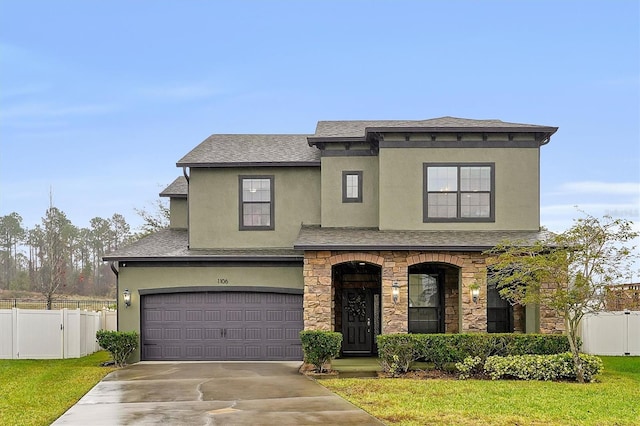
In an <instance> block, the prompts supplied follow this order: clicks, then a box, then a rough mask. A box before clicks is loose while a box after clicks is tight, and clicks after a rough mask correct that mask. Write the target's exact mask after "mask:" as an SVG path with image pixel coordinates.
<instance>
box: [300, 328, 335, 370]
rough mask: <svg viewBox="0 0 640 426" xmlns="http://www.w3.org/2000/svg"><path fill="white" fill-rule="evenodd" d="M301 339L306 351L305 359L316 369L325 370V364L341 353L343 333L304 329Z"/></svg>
mask: <svg viewBox="0 0 640 426" xmlns="http://www.w3.org/2000/svg"><path fill="white" fill-rule="evenodd" d="M300 341H301V342H302V350H303V351H304V361H305V362H307V363H309V364H312V365H313V366H314V367H315V371H317V372H320V373H322V372H324V367H323V366H324V364H326V363H327V362H330V361H331V360H332V359H333V358H335V357H337V356H338V355H339V354H340V347H341V346H342V334H341V333H338V332H336V331H321V330H303V331H301V332H300Z"/></svg>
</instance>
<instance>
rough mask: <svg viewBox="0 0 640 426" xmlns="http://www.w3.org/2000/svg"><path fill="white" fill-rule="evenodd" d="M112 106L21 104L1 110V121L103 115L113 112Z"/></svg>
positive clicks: (113, 107)
mask: <svg viewBox="0 0 640 426" xmlns="http://www.w3.org/2000/svg"><path fill="white" fill-rule="evenodd" d="M116 109H117V108H116V106H115V105H113V104H80V105H57V104H55V103H52V102H23V103H18V104H14V105H12V106H9V107H7V108H3V109H2V118H3V120H17V119H25V118H27V119H41V118H50V117H56V118H61V117H70V116H87V115H103V114H107V113H110V112H113V111H115V110H116Z"/></svg>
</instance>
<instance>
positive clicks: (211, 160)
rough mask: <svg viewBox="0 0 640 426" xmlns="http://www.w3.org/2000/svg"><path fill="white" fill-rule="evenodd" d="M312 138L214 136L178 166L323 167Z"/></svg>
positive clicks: (304, 136)
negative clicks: (311, 144)
mask: <svg viewBox="0 0 640 426" xmlns="http://www.w3.org/2000/svg"><path fill="white" fill-rule="evenodd" d="M308 136H310V135H212V136H209V137H208V138H207V139H205V140H204V141H203V142H202V143H200V145H198V146H196V147H195V148H194V149H193V150H191V152H189V153H188V154H187V155H185V156H184V157H182V159H180V161H178V163H177V166H178V167H234V166H243V165H248V166H250V165H262V166H264V165H274V166H278V165H301V166H302V165H312V166H313V165H316V166H319V165H320V151H319V150H318V149H317V148H315V147H310V146H309V145H308V143H307V137H308Z"/></svg>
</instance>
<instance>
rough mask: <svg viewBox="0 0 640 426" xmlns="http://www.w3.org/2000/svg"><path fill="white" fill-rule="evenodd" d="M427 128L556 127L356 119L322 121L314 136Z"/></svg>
mask: <svg viewBox="0 0 640 426" xmlns="http://www.w3.org/2000/svg"><path fill="white" fill-rule="evenodd" d="M396 127H398V128H425V129H426V130H427V131H428V130H429V129H431V130H439V131H445V130H446V129H456V130H460V129H467V130H469V131H473V130H494V131H496V130H499V129H504V131H509V130H512V131H515V130H516V129H518V131H529V132H537V131H539V132H555V131H556V130H557V128H556V127H550V126H539V125H534V124H521V123H508V122H504V121H501V120H473V119H469V118H457V117H440V118H431V119H428V120H356V121H319V122H318V124H317V126H316V133H315V134H314V135H313V136H312V137H364V136H365V135H366V129H387V128H396Z"/></svg>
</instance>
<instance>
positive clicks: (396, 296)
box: [391, 282, 400, 303]
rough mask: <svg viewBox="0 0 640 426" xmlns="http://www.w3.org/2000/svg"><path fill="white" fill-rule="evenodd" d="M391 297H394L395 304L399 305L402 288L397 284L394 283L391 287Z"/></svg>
mask: <svg viewBox="0 0 640 426" xmlns="http://www.w3.org/2000/svg"><path fill="white" fill-rule="evenodd" d="M391 296H392V297H393V303H398V299H400V286H399V285H398V283H397V282H394V283H393V285H392V286H391Z"/></svg>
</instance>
